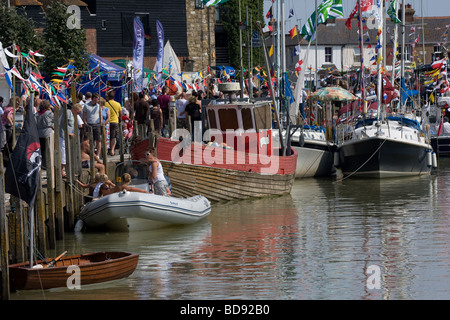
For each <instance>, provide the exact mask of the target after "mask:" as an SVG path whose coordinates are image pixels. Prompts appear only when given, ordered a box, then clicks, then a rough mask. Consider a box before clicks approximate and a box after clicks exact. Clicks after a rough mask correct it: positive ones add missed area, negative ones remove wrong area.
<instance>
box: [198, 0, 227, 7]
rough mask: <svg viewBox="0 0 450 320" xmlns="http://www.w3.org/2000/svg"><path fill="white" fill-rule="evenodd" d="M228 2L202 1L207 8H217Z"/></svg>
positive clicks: (221, 0) (225, 0)
mask: <svg viewBox="0 0 450 320" xmlns="http://www.w3.org/2000/svg"><path fill="white" fill-rule="evenodd" d="M227 1H228V0H202V2H203V4H204V5H205V6H207V7H211V6H217V5H219V4H222V3H225V2H227Z"/></svg>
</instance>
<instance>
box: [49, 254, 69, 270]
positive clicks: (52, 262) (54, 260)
mask: <svg viewBox="0 0 450 320" xmlns="http://www.w3.org/2000/svg"><path fill="white" fill-rule="evenodd" d="M66 253H67V251H64V252H63V253H61V254H60V255H59V256H57V257H56V258H55V259H53V260H52V261H51V262H50V263H49V264H48V265H46V266H45V267H44V268H48V267H52V266H53V265H54V264H55V262H56V261H58V260H59V259H61V258H62V256H63V255H65V254H66Z"/></svg>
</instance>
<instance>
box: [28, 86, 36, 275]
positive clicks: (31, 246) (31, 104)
mask: <svg viewBox="0 0 450 320" xmlns="http://www.w3.org/2000/svg"><path fill="white" fill-rule="evenodd" d="M33 107H34V91H31V94H30V104H29V107H28V108H29V110H27V112H31V113H32V112H33ZM35 199H36V194H35V195H34V197H33V200H32V201H31V203H30V205H29V209H30V210H29V211H30V217H29V219H30V268H33V256H34V201H35Z"/></svg>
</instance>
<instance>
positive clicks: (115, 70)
mask: <svg viewBox="0 0 450 320" xmlns="http://www.w3.org/2000/svg"><path fill="white" fill-rule="evenodd" d="M97 66H100V70H101V71H102V72H106V73H107V74H108V78H107V81H120V79H122V77H123V74H124V72H125V71H126V70H125V69H124V68H122V67H121V66H118V65H117V64H114V63H112V62H111V61H108V60H106V59H104V58H102V57H100V56H98V55H96V54H91V55H90V56H89V67H90V68H91V69H93V68H95V67H97Z"/></svg>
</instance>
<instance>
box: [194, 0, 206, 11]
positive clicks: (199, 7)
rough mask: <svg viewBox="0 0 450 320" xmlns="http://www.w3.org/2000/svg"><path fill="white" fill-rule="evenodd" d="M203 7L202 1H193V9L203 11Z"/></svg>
mask: <svg viewBox="0 0 450 320" xmlns="http://www.w3.org/2000/svg"><path fill="white" fill-rule="evenodd" d="M204 7H205V5H204V4H203V2H202V0H195V9H203V8H204Z"/></svg>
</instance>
